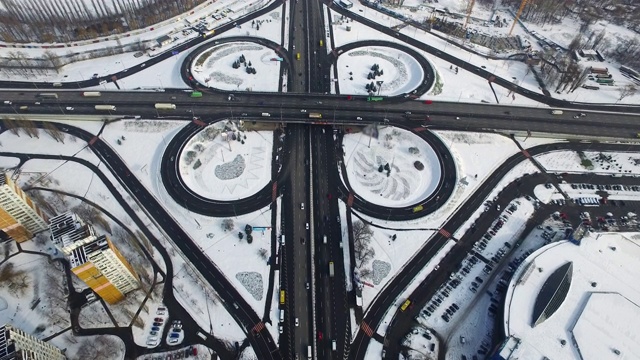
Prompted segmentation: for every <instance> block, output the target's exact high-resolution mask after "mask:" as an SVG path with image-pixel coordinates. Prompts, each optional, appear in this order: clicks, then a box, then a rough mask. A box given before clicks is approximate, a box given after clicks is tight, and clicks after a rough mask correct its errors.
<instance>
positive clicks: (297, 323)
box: [296, 318, 300, 326]
mask: <svg viewBox="0 0 640 360" xmlns="http://www.w3.org/2000/svg"><path fill="white" fill-rule="evenodd" d="M296 326H300V321H298V318H296Z"/></svg>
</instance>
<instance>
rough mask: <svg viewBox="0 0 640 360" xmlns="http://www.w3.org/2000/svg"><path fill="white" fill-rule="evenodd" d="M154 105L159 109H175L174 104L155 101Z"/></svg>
mask: <svg viewBox="0 0 640 360" xmlns="http://www.w3.org/2000/svg"><path fill="white" fill-rule="evenodd" d="M155 107H156V109H159V110H175V109H176V104H168V103H156V105H155Z"/></svg>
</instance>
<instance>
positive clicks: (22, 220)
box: [0, 173, 48, 242]
mask: <svg viewBox="0 0 640 360" xmlns="http://www.w3.org/2000/svg"><path fill="white" fill-rule="evenodd" d="M47 220H48V219H47V216H46V215H45V214H44V213H43V212H42V210H40V208H38V206H36V204H34V203H33V201H31V199H30V198H29V197H28V196H27V195H26V194H25V193H24V191H22V189H20V188H19V187H18V185H17V184H16V183H15V182H13V180H11V178H10V177H9V175H7V174H6V173H1V174H0V229H1V233H0V238H2V239H3V240H8V239H10V238H12V239H14V240H15V241H17V242H23V241H26V240H29V239H31V238H32V237H33V235H34V234H35V233H38V232H41V231H45V230H47Z"/></svg>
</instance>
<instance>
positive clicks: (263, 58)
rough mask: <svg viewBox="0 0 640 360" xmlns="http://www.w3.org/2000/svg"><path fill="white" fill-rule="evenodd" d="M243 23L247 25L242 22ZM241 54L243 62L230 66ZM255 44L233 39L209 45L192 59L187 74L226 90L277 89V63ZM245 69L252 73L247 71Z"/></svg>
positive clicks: (278, 64)
mask: <svg viewBox="0 0 640 360" xmlns="http://www.w3.org/2000/svg"><path fill="white" fill-rule="evenodd" d="M245 26H247V25H245ZM242 55H244V58H245V62H244V63H241V64H239V67H238V68H237V69H234V68H233V67H232V65H233V63H234V62H237V61H238V60H239V59H240V57H241V56H242ZM277 59H278V55H277V54H276V52H275V51H274V50H272V49H270V48H268V47H265V46H263V45H260V44H258V43H250V42H237V43H225V44H220V45H216V46H213V47H212V48H210V49H208V50H206V51H204V52H202V53H201V54H200V55H198V57H196V58H195V59H194V60H193V63H192V69H191V73H192V74H193V77H194V79H196V80H197V81H198V82H199V83H201V84H203V85H205V86H208V87H211V88H216V89H219V90H227V91H277V90H278V79H279V77H280V65H281V62H280V61H277ZM249 68H253V69H255V74H253V73H248V72H247V70H248V69H249Z"/></svg>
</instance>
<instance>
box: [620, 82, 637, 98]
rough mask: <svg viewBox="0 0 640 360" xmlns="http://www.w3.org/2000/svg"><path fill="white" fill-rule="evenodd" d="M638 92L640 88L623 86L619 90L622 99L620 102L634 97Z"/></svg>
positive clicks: (629, 85) (631, 85)
mask: <svg viewBox="0 0 640 360" xmlns="http://www.w3.org/2000/svg"><path fill="white" fill-rule="evenodd" d="M637 91H638V88H636V86H635V85H633V84H627V85H625V86H622V87H621V88H620V90H619V92H620V97H619V98H618V101H622V99H624V98H626V97H627V96H631V95H634V94H635V93H636V92H637Z"/></svg>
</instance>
